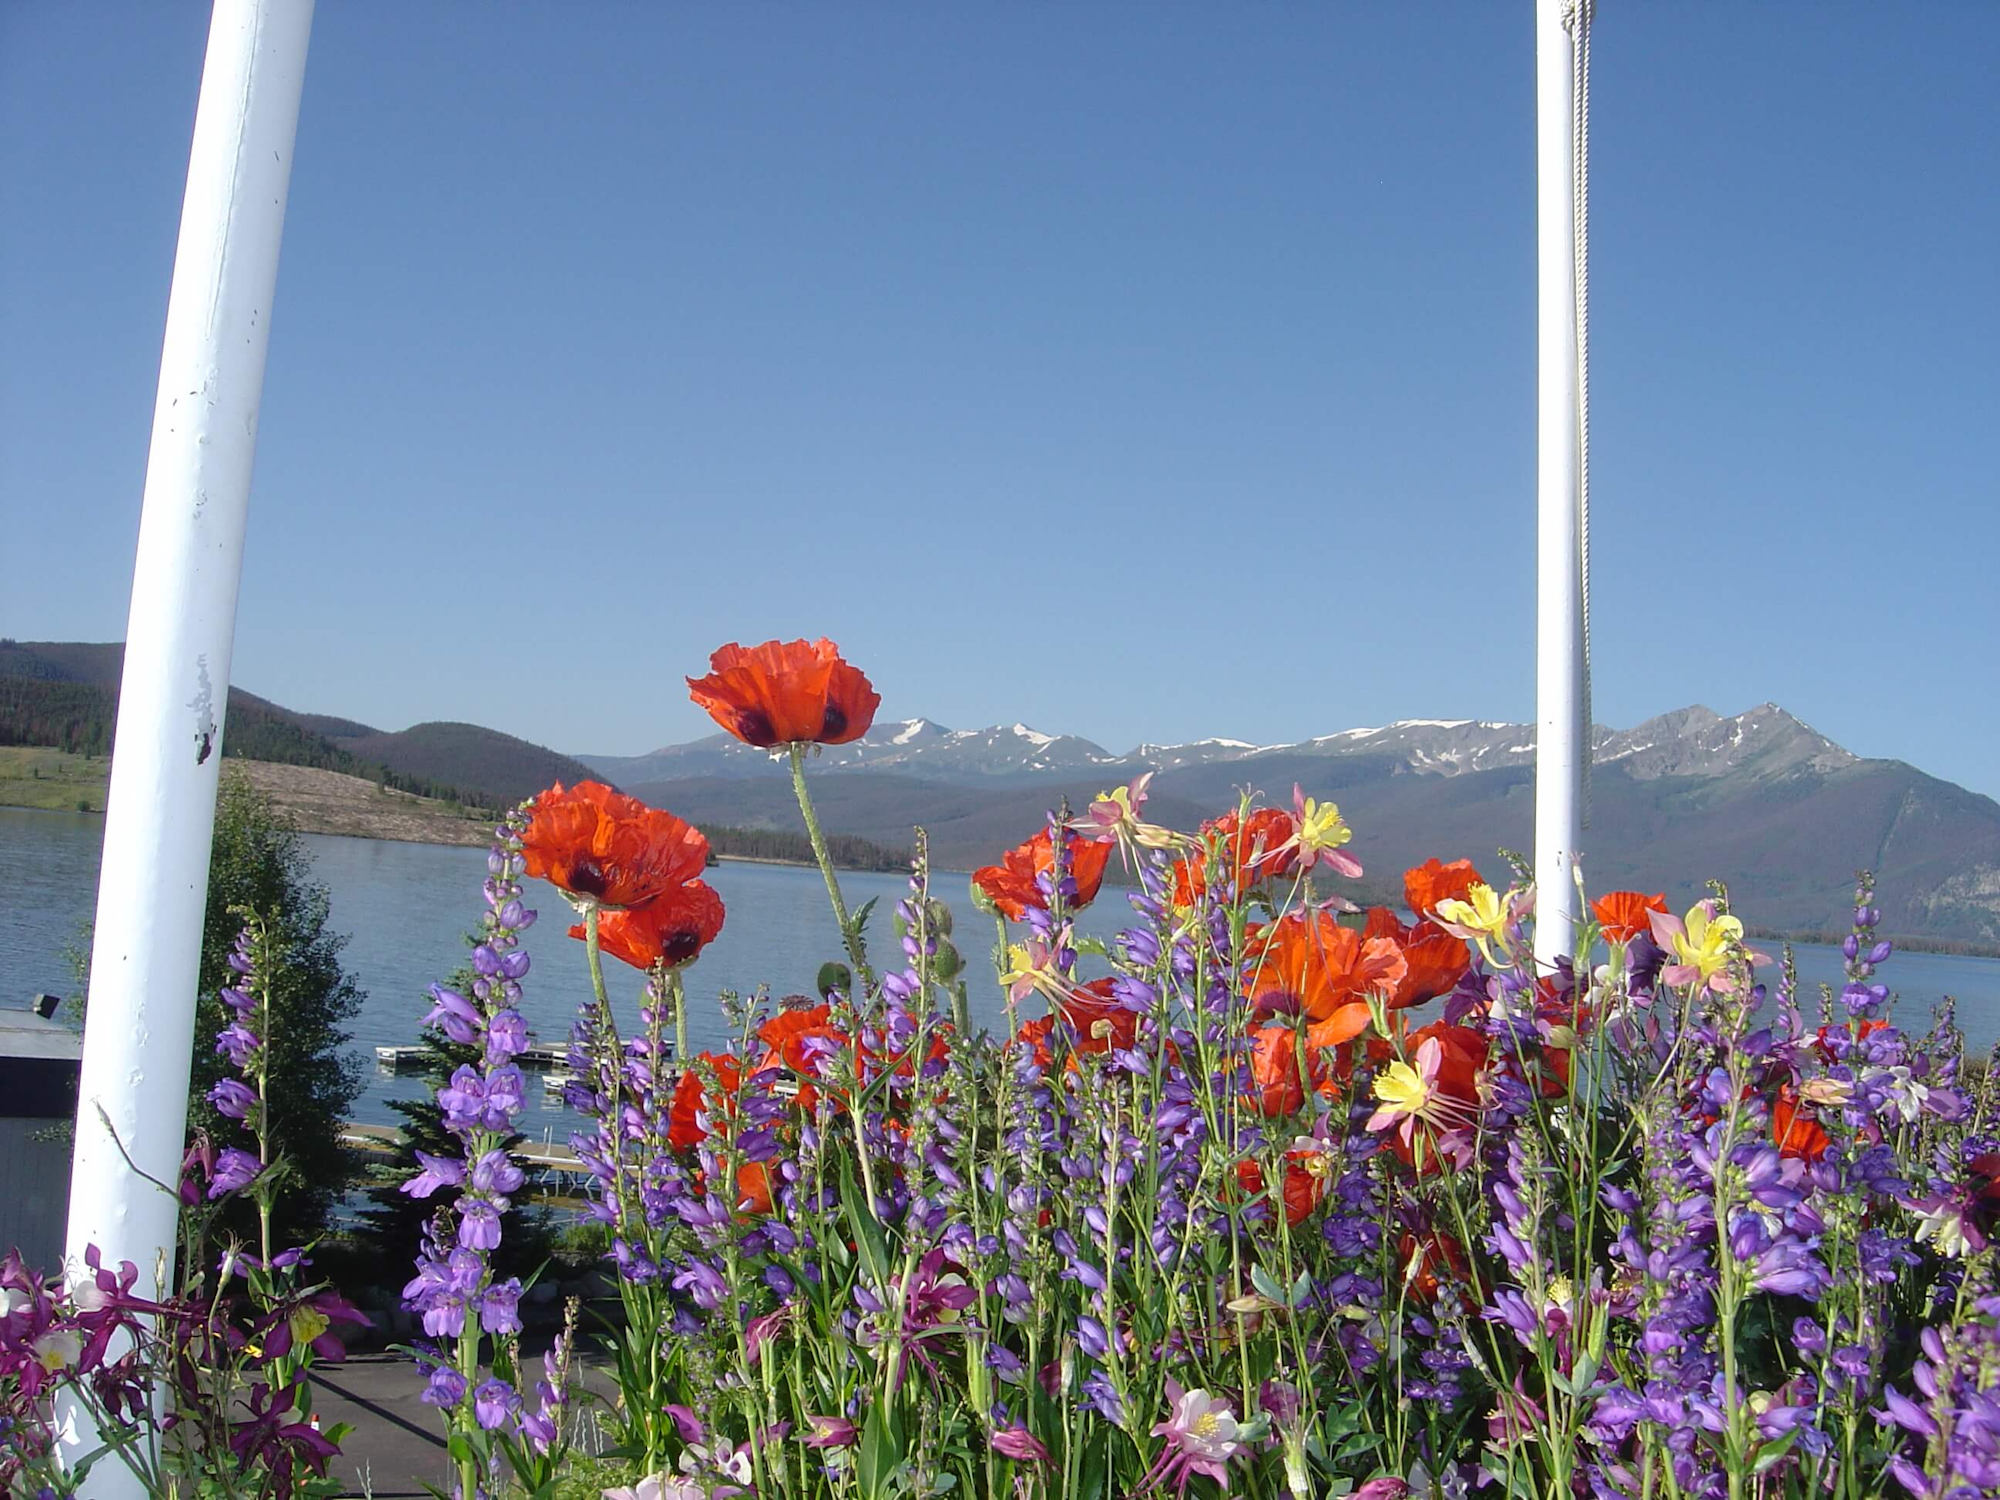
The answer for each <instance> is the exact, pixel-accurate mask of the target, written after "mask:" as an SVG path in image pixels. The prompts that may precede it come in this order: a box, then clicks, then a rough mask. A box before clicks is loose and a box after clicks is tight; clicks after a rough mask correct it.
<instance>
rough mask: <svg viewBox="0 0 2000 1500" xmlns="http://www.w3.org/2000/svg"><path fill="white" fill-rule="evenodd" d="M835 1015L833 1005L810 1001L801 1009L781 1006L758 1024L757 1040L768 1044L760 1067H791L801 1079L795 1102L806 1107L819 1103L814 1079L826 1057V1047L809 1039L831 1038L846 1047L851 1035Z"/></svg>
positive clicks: (840, 1045)
mask: <svg viewBox="0 0 2000 1500" xmlns="http://www.w3.org/2000/svg"><path fill="white" fill-rule="evenodd" d="M832 1015H833V1007H832V1006H831V1005H827V1004H820V1005H808V1006H803V1007H801V1008H799V1009H797V1010H781V1011H779V1012H778V1013H777V1014H776V1015H774V1016H772V1017H771V1019H770V1020H768V1021H766V1022H765V1023H764V1024H763V1025H762V1026H759V1027H758V1028H757V1040H758V1041H760V1042H762V1043H763V1044H764V1047H765V1052H764V1057H763V1060H762V1061H760V1062H759V1063H758V1064H757V1069H758V1071H759V1072H762V1071H764V1070H766V1069H769V1068H786V1069H789V1070H790V1072H791V1073H792V1076H793V1077H795V1078H797V1079H798V1081H799V1092H798V1095H797V1098H796V1101H795V1102H796V1103H797V1104H798V1106H799V1108H801V1109H804V1110H810V1109H812V1108H813V1106H814V1105H816V1104H818V1103H819V1090H818V1089H817V1088H816V1087H814V1084H813V1080H814V1079H816V1078H818V1076H819V1070H820V1068H821V1066H822V1064H823V1061H824V1059H825V1057H826V1051H825V1049H824V1048H816V1047H808V1046H807V1043H808V1042H812V1041H822V1042H831V1043H832V1044H833V1045H834V1046H836V1047H840V1048H843V1049H844V1048H845V1047H846V1046H847V1037H846V1035H845V1034H844V1033H843V1032H842V1031H841V1030H840V1029H839V1028H838V1027H836V1026H835V1025H834V1024H833V1022H832V1019H831V1018H832Z"/></svg>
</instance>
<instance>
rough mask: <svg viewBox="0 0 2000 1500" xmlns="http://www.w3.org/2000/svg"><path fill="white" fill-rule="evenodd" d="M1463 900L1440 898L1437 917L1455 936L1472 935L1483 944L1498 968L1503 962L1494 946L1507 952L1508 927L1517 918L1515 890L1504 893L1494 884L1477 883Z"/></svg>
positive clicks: (1488, 957) (1480, 947) (1488, 959)
mask: <svg viewBox="0 0 2000 1500" xmlns="http://www.w3.org/2000/svg"><path fill="white" fill-rule="evenodd" d="M1465 895H1466V899H1465V900H1463V901H1458V900H1451V901H1440V902H1439V903H1438V905H1437V919H1438V921H1439V922H1441V923H1442V924H1443V925H1444V927H1445V929H1446V930H1447V931H1449V932H1450V933H1451V934H1452V935H1453V936H1455V937H1462V938H1470V939H1471V940H1472V941H1473V942H1476V943H1477V944H1479V950H1480V952H1482V953H1484V954H1485V955H1486V961H1487V963H1489V964H1492V965H1493V966H1494V967H1495V968H1499V967H1501V966H1502V965H1501V961H1500V960H1497V959H1495V958H1494V956H1493V949H1494V947H1498V948H1499V950H1500V952H1501V953H1502V954H1505V953H1506V951H1507V928H1508V925H1509V924H1510V923H1512V922H1513V920H1514V893H1513V892H1512V891H1508V892H1507V893H1506V894H1505V895H1502V894H1501V893H1499V892H1498V891H1496V890H1494V889H1493V887H1492V886H1490V885H1484V884H1480V885H1474V886H1473V887H1472V888H1471V889H1470V890H1468V891H1467V892H1466V893H1465Z"/></svg>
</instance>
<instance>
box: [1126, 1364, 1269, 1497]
mask: <svg viewBox="0 0 2000 1500" xmlns="http://www.w3.org/2000/svg"><path fill="white" fill-rule="evenodd" d="M1153 1436H1154V1437H1157V1438H1165V1439H1166V1440H1167V1441H1166V1446H1165V1448H1164V1449H1163V1450H1162V1451H1161V1453H1160V1457H1159V1460H1158V1461H1157V1462H1156V1463H1155V1464H1154V1465H1153V1469H1152V1472H1151V1473H1150V1474H1149V1475H1148V1476H1147V1477H1146V1479H1145V1481H1144V1482H1142V1483H1141V1484H1140V1486H1139V1488H1140V1489H1141V1490H1142V1491H1143V1490H1147V1489H1152V1488H1155V1487H1157V1486H1160V1485H1164V1484H1165V1483H1167V1481H1168V1480H1170V1479H1171V1480H1172V1481H1174V1484H1175V1487H1176V1488H1177V1489H1181V1490H1185V1489H1186V1488H1187V1482H1188V1480H1189V1479H1190V1478H1191V1477H1192V1476H1194V1475H1196V1474H1201V1475H1205V1476H1207V1477H1208V1478H1210V1479H1213V1480H1214V1481H1215V1482H1216V1483H1217V1484H1219V1485H1221V1486H1222V1487H1223V1490H1224V1492H1225V1493H1227V1491H1228V1488H1229V1461H1230V1460H1231V1459H1232V1458H1234V1457H1236V1455H1237V1454H1238V1453H1240V1452H1242V1451H1243V1449H1244V1447H1245V1446H1246V1441H1245V1439H1246V1432H1245V1429H1244V1427H1243V1425H1242V1424H1241V1423H1239V1422H1238V1421H1237V1420H1236V1413H1235V1412H1234V1411H1232V1410H1231V1409H1230V1407H1229V1403H1227V1402H1226V1401H1218V1400H1217V1399H1216V1398H1215V1397H1213V1396H1211V1395H1209V1393H1208V1392H1207V1391H1205V1390H1202V1389H1200V1388H1199V1387H1197V1388H1196V1389H1194V1390H1191V1391H1183V1392H1182V1393H1181V1397H1180V1399H1179V1400H1178V1401H1176V1402H1175V1403H1174V1414H1173V1415H1172V1416H1171V1417H1170V1418H1168V1419H1167V1420H1166V1421H1164V1422H1162V1423H1160V1424H1159V1425H1158V1426H1156V1427H1155V1428H1154V1429H1153Z"/></svg>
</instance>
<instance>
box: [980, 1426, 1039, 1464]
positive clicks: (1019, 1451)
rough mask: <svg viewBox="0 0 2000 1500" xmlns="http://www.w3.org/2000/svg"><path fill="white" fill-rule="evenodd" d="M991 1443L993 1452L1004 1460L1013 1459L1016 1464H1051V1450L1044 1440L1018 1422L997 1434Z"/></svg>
mask: <svg viewBox="0 0 2000 1500" xmlns="http://www.w3.org/2000/svg"><path fill="white" fill-rule="evenodd" d="M991 1441H992V1446H993V1451H994V1452H995V1453H997V1454H999V1455H1000V1456H1001V1457H1002V1458H1011V1459H1013V1460H1014V1461H1015V1462H1016V1463H1037V1464H1045V1463H1048V1462H1049V1450H1048V1449H1047V1447H1045V1446H1044V1445H1043V1443H1042V1440H1041V1439H1040V1438H1038V1437H1036V1436H1035V1435H1034V1434H1033V1433H1032V1432H1030V1431H1028V1429H1027V1428H1026V1427H1023V1426H1021V1425H1020V1424H1019V1423H1018V1422H1017V1423H1015V1424H1014V1425H1013V1426H1011V1427H1003V1428H1001V1429H1000V1430H999V1431H997V1432H995V1433H994V1434H993V1437H992V1439H991Z"/></svg>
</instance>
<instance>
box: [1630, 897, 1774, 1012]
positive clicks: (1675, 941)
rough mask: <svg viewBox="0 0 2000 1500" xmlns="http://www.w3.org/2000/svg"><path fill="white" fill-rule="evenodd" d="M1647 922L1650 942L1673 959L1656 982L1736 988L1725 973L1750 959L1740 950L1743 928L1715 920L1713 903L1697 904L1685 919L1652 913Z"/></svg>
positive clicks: (1722, 918)
mask: <svg viewBox="0 0 2000 1500" xmlns="http://www.w3.org/2000/svg"><path fill="white" fill-rule="evenodd" d="M1651 919H1652V925H1653V941H1655V942H1656V943H1658V944H1659V945H1660V946H1661V947H1662V948H1664V949H1666V950H1667V954H1668V956H1669V957H1670V958H1672V959H1673V962H1672V963H1670V964H1668V965H1667V966H1666V967H1665V968H1663V969H1662V970H1660V978H1661V979H1662V980H1664V981H1665V982H1666V983H1668V984H1680V985H1706V986H1707V987H1708V988H1709V989H1712V990H1720V991H1727V990H1730V989H1733V988H1734V987H1735V984H1736V979H1735V976H1734V975H1732V974H1730V973H1729V972H1728V970H1729V967H1730V965H1731V964H1732V963H1734V962H1736V961H1738V960H1739V959H1742V958H1750V957H1754V955H1752V954H1749V953H1747V952H1746V951H1745V949H1744V947H1743V924H1742V923H1741V922H1739V921H1738V920H1737V919H1736V918H1735V917H1731V916H1718V915H1717V914H1716V907H1715V902H1713V901H1697V902H1696V903H1695V904H1694V905H1693V906H1691V907H1689V908H1688V914H1687V916H1686V917H1685V918H1680V917H1674V916H1670V915H1668V914H1667V913H1665V912H1654V913H1652V914H1651Z"/></svg>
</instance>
